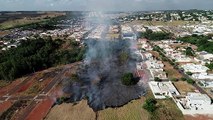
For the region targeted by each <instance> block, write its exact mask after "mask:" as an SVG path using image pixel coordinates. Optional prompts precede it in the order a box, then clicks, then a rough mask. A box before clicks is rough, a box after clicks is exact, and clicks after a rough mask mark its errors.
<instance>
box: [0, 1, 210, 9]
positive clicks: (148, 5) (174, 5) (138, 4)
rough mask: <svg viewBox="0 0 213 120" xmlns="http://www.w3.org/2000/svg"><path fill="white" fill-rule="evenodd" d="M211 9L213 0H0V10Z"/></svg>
mask: <svg viewBox="0 0 213 120" xmlns="http://www.w3.org/2000/svg"><path fill="white" fill-rule="evenodd" d="M174 9H185V10H187V9H204V10H209V9H213V0H0V11H84V10H87V11H88V10H89V11H143V10H174Z"/></svg>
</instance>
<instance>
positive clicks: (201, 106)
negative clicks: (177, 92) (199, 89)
mask: <svg viewBox="0 0 213 120" xmlns="http://www.w3.org/2000/svg"><path fill="white" fill-rule="evenodd" d="M210 105H211V98H210V97H209V96H208V95H206V94H201V93H192V92H191V93H188V94H187V96H186V107H187V108H189V109H191V110H205V109H208V108H209V106H210Z"/></svg>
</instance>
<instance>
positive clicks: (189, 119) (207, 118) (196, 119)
mask: <svg viewBox="0 0 213 120" xmlns="http://www.w3.org/2000/svg"><path fill="white" fill-rule="evenodd" d="M184 119H185V120H212V119H213V116H212V115H195V116H190V115H185V116H184Z"/></svg>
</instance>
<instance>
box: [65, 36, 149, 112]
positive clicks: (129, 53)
mask: <svg viewBox="0 0 213 120" xmlns="http://www.w3.org/2000/svg"><path fill="white" fill-rule="evenodd" d="M85 43H86V46H87V52H86V54H85V59H84V63H83V64H82V66H81V67H80V68H79V70H78V72H77V74H76V75H74V76H73V77H71V79H70V80H68V81H67V80H66V81H64V85H65V87H64V92H66V93H68V94H70V100H69V102H76V101H80V100H82V99H87V101H88V104H89V106H90V107H91V108H92V109H93V110H94V111H98V110H102V109H104V108H107V107H119V106H123V105H125V104H127V103H128V102H129V101H131V100H133V99H137V98H139V97H140V96H141V95H144V94H145V91H146V90H145V87H143V85H142V84H139V83H140V82H138V83H137V84H135V85H129V86H126V85H123V84H122V82H121V79H122V76H123V75H124V74H125V73H134V72H135V70H136V62H137V61H138V59H137V58H138V57H137V56H136V55H135V54H133V53H134V49H133V48H132V45H133V44H134V41H126V40H118V41H106V40H99V41H98V40H88V41H85Z"/></svg>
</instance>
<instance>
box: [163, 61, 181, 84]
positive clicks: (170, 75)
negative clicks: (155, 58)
mask: <svg viewBox="0 0 213 120" xmlns="http://www.w3.org/2000/svg"><path fill="white" fill-rule="evenodd" d="M163 64H164V65H165V66H164V70H165V71H166V73H167V74H168V78H169V79H170V80H172V79H173V78H177V79H181V78H182V77H183V76H182V75H181V74H180V73H179V72H178V71H177V70H176V69H174V67H173V66H172V65H171V64H170V63H169V62H163Z"/></svg>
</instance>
